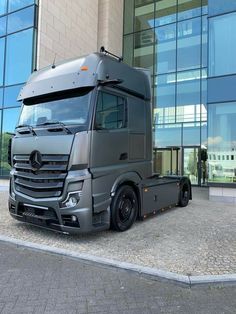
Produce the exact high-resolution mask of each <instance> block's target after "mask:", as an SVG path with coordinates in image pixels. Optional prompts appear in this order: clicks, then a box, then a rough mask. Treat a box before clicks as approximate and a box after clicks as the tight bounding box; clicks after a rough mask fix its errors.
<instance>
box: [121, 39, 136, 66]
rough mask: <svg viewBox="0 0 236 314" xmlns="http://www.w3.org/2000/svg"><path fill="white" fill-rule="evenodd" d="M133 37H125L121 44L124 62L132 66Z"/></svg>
mask: <svg viewBox="0 0 236 314" xmlns="http://www.w3.org/2000/svg"><path fill="white" fill-rule="evenodd" d="M133 53H134V35H126V36H125V37H124V43H123V56H124V62H125V63H127V64H129V65H130V66H133Z"/></svg>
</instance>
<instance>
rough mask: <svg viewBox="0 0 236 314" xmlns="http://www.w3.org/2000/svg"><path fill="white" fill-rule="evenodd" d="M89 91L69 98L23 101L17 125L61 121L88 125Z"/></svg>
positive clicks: (37, 124)
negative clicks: (32, 101) (27, 102)
mask: <svg viewBox="0 0 236 314" xmlns="http://www.w3.org/2000/svg"><path fill="white" fill-rule="evenodd" d="M90 95H91V92H87V93H85V92H83V93H82V94H78V93H77V95H76V96H73V97H69V98H62V96H60V97H56V98H55V97H54V98H52V97H51V99H50V98H47V99H44V100H40V101H38V102H34V103H29V104H25V103H23V107H22V111H21V114H20V118H19V123H18V126H24V125H27V126H39V125H47V124H50V123H52V124H53V123H57V122H58V123H63V124H64V125H67V126H70V125H71V126H82V127H85V126H87V125H88V120H89V103H90Z"/></svg>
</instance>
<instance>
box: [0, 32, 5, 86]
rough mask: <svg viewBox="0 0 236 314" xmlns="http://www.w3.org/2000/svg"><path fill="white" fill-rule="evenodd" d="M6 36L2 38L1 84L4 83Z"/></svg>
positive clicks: (0, 44)
mask: <svg viewBox="0 0 236 314" xmlns="http://www.w3.org/2000/svg"><path fill="white" fill-rule="evenodd" d="M4 54H5V38H0V86H2V85H3V73H4Z"/></svg>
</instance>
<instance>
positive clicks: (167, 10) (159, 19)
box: [155, 0, 176, 26]
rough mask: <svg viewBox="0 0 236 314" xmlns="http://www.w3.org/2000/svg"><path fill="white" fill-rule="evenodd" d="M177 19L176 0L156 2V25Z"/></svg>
mask: <svg viewBox="0 0 236 314" xmlns="http://www.w3.org/2000/svg"><path fill="white" fill-rule="evenodd" d="M175 21H176V0H158V1H157V2H156V12H155V26H159V25H164V24H169V23H173V22H175Z"/></svg>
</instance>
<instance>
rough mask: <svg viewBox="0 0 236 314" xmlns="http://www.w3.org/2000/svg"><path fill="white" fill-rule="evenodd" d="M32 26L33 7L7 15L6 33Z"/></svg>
mask: <svg viewBox="0 0 236 314" xmlns="http://www.w3.org/2000/svg"><path fill="white" fill-rule="evenodd" d="M33 25H34V7H29V8H27V9H24V10H20V11H17V12H16V13H12V14H9V15H8V22H7V32H8V34H9V33H13V32H16V31H19V30H21V29H24V28H28V27H31V26H33Z"/></svg>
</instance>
